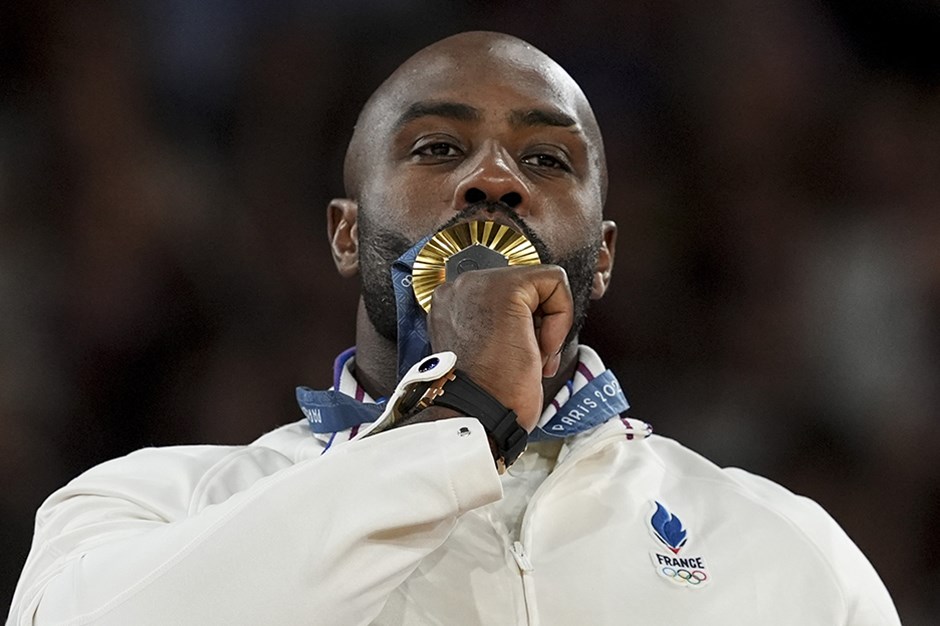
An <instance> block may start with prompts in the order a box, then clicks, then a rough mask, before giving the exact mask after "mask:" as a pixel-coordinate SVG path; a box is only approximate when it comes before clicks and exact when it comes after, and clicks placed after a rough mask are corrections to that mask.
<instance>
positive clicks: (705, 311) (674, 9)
mask: <svg viewBox="0 0 940 626" xmlns="http://www.w3.org/2000/svg"><path fill="white" fill-rule="evenodd" d="M469 29H490V30H500V31H505V32H509V33H512V34H515V35H518V36H521V37H523V38H525V39H527V40H529V41H530V42H532V43H533V44H535V45H536V46H537V47H539V48H541V49H543V50H544V51H545V52H547V53H548V54H550V55H551V56H553V57H554V58H555V59H557V60H558V61H559V62H560V63H561V64H562V65H563V66H564V67H566V68H567V69H568V70H569V72H570V73H571V74H572V75H573V76H574V78H575V79H576V80H577V81H579V82H580V84H581V85H582V87H583V88H584V91H585V92H586V93H587V95H588V97H589V99H590V100H591V101H592V102H593V104H594V107H595V111H596V113H597V117H598V119H599V121H600V124H601V127H602V129H603V130H604V133H605V138H606V142H607V150H608V158H609V163H610V169H611V186H610V198H609V202H608V215H609V216H610V217H611V218H613V219H616V220H617V221H618V222H619V224H620V238H619V246H618V255H617V266H616V271H615V273H614V281H613V287H612V291H611V292H610V294H609V296H608V297H607V298H605V300H603V301H601V302H600V303H599V304H598V305H597V306H595V308H594V309H593V310H592V317H591V320H590V321H589V322H588V329H587V331H586V333H585V337H584V339H585V341H586V342H587V343H589V344H593V345H595V346H598V347H600V348H601V351H602V354H603V355H604V357H605V360H606V361H607V364H608V366H610V367H611V368H612V369H613V370H614V371H615V372H616V373H617V375H618V377H619V378H620V380H621V382H622V383H623V384H624V387H625V388H626V390H627V393H628V396H629V397H630V400H631V402H632V404H633V408H632V409H631V414H632V415H633V416H635V417H638V418H642V419H644V420H646V421H648V422H650V423H652V424H653V426H654V428H655V429H656V431H657V432H659V433H660V434H663V435H666V436H669V437H674V438H677V439H679V440H681V441H682V442H683V443H685V444H686V445H688V446H690V447H692V448H694V449H696V450H698V451H700V452H702V453H704V454H705V455H706V456H708V457H710V458H711V459H713V460H715V461H716V462H718V463H719V464H722V465H736V466H741V467H744V468H746V469H749V470H752V471H755V472H758V473H761V474H764V475H766V476H768V477H770V478H772V479H774V480H776V481H778V482H780V483H782V484H783V485H785V486H787V487H788V488H790V489H792V490H794V491H797V492H799V493H803V494H806V495H809V496H811V497H813V498H815V499H816V500H817V501H819V502H820V503H821V504H822V505H824V506H825V507H826V509H828V510H829V511H830V512H831V513H832V514H833V516H834V517H835V518H836V519H837V520H838V521H839V522H840V523H841V524H842V526H843V527H844V528H845V529H846V530H847V532H848V533H849V535H850V536H851V537H853V539H855V541H856V542H857V543H858V544H859V546H860V547H861V548H862V549H863V550H864V551H865V553H866V554H867V555H868V556H869V558H870V559H871V561H872V562H873V563H874V565H875V566H876V568H877V569H878V570H879V572H880V573H881V575H882V577H883V579H884V580H885V582H886V584H887V586H888V588H889V589H890V591H891V592H892V594H893V596H894V599H895V601H896V603H897V605H898V608H899V611H900V613H901V616H902V620H903V621H904V623H905V624H908V625H917V624H937V623H940V593H938V591H937V589H938V588H940V533H938V530H940V456H938V455H937V454H935V453H931V452H930V451H931V450H936V449H937V447H938V444H940V427H938V419H937V418H938V417H940V416H938V409H937V407H938V404H940V388H938V381H940V326H938V319H940V215H938V206H940V5H938V4H937V3H936V2H931V1H930V0H892V1H888V0H883V1H880V2H864V1H862V2H853V1H851V0H831V1H822V0H816V1H811V0H766V1H763V0H760V1H756V2H755V1H753V0H719V1H717V2H708V3H702V2H697V1H693V0H659V1H657V2H610V1H609V0H580V1H578V2H562V1H559V2H553V3H536V2H528V1H525V0H516V1H511V2H510V1H507V2H500V1H496V0H493V1H490V2H474V3H442V2H434V1H430V0H397V1H391V2H389V1H383V0H351V1H347V2H341V3H327V2H318V1H308V2H299V1H295V2H279V3H275V2H264V1H262V0H240V1H229V2H220V1H216V0H207V1H204V2H194V1H192V0H168V1H164V2H159V3H156V2H143V1H140V0H136V1H125V2H120V3H119V2H85V1H64V0H63V1H61V2H44V1H42V0H37V1H35V2H29V3H26V2H6V3H3V4H2V6H0V478H2V486H3V488H2V490H0V520H2V523H0V604H2V605H5V606H9V602H10V599H11V597H12V593H13V587H14V585H15V582H16V578H17V577H18V573H19V570H20V568H21V567H22V563H23V560H24V559H25V557H26V553H27V551H28V549H29V543H30V536H31V532H32V524H33V514H34V511H35V509H36V507H38V506H39V504H40V503H41V502H42V500H43V499H44V498H45V497H46V496H47V495H48V494H49V493H50V492H51V491H52V490H54V489H55V488H57V487H58V486H60V485H62V484H64V483H65V482H66V481H68V480H69V479H71V478H73V477H74V476H76V475H77V474H79V473H80V472H82V471H83V470H85V469H87V468H88V467H90V466H92V465H94V464H96V463H99V462H101V461H104V460H105V459H108V458H111V457H114V456H118V455H122V454H125V453H127V452H129V451H131V450H134V449H136V448H139V447H143V446H150V445H170V444H179V443H193V442H200V443H201V442H212V443H243V442H248V441H250V440H252V439H254V438H255V437H257V436H258V435H259V434H261V433H262V432H264V431H267V430H269V429H271V428H274V427H275V426H277V425H279V424H283V423H286V422H290V421H294V420H297V419H300V418H301V417H302V416H301V414H300V413H299V411H298V410H297V408H296V406H295V404H294V399H293V395H294V387H295V386H296V385H298V384H306V385H310V386H315V387H317V386H319V387H326V386H328V385H329V384H330V382H331V380H330V379H331V363H332V359H333V357H334V355H335V354H337V353H338V352H339V351H341V350H342V349H344V348H346V347H348V346H350V345H352V343H353V317H354V311H355V305H356V294H357V283H356V281H343V280H341V279H339V278H338V277H337V276H336V274H335V272H334V269H333V266H332V262H331V259H330V255H329V251H328V247H327V238H326V235H325V211H324V209H325V207H326V204H327V202H328V201H329V200H330V199H331V198H332V197H336V196H342V195H343V189H342V184H341V164H342V156H343V153H344V150H345V144H346V142H347V141H348V139H349V136H350V133H351V129H352V126H353V123H354V121H355V118H356V115H357V113H358V111H359V108H360V107H361V105H362V104H363V102H364V101H365V99H366V98H367V97H368V95H369V94H370V93H371V91H372V90H373V89H374V88H375V87H376V86H378V84H379V83H380V82H381V80H382V79H383V78H384V77H385V76H386V75H387V74H388V73H389V72H390V71H391V70H392V69H393V68H394V67H396V66H397V65H398V64H399V63H400V62H401V61H403V60H404V59H405V58H406V57H407V56H409V55H410V54H411V53H413V52H414V51H416V50H417V49H419V48H420V47H422V46H424V45H426V44H428V43H430V42H432V41H434V40H436V39H438V38H440V37H442V36H445V35H448V34H451V33H454V32H457V31H461V30H469ZM757 575H759V573H758V574H757ZM4 601H5V602H4Z"/></svg>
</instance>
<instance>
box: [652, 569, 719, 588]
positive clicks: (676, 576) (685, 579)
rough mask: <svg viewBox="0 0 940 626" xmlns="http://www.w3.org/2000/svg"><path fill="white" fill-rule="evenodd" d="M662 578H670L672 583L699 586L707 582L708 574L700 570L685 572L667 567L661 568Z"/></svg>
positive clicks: (684, 570)
mask: <svg viewBox="0 0 940 626" xmlns="http://www.w3.org/2000/svg"><path fill="white" fill-rule="evenodd" d="M661 571H662V573H663V576H665V577H666V578H671V579H672V580H673V581H674V582H676V583H679V584H680V585H682V584H689V585H701V584H702V583H703V582H705V581H706V580H708V574H706V573H705V572H703V571H702V570H700V569H694V570H691V571H689V570H687V569H683V568H679V569H676V568H674V567H669V566H668V565H667V566H665V567H663V568H662V570H661Z"/></svg>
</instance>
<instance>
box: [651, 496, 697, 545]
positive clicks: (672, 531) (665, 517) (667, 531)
mask: <svg viewBox="0 0 940 626" xmlns="http://www.w3.org/2000/svg"><path fill="white" fill-rule="evenodd" d="M650 526H652V527H653V534H655V535H656V538H657V539H659V540H660V541H661V542H663V545H665V546H666V547H667V548H669V549H670V550H671V551H672V553H673V554H679V550H681V549H682V546H684V545H685V542H686V541H688V539H689V537H688V533H686V531H685V528H683V527H682V521H681V520H679V518H678V517H676V516H675V515H673V514H672V513H670V512H669V510H668V509H667V508H666V507H664V506H663V505H662V504H660V503H659V502H656V512H655V513H653V517H651V518H650Z"/></svg>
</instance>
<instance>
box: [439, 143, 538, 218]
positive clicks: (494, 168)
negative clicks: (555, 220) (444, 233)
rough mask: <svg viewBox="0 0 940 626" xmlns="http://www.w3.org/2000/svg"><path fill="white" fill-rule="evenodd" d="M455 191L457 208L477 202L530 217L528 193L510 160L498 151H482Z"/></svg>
mask: <svg viewBox="0 0 940 626" xmlns="http://www.w3.org/2000/svg"><path fill="white" fill-rule="evenodd" d="M470 165H471V169H470V171H469V173H467V174H466V175H465V176H464V178H463V180H461V181H460V183H459V184H458V185H457V188H456V189H455V190H454V208H455V209H457V210H460V209H462V208H464V207H465V206H467V205H468V204H473V203H476V202H484V201H486V202H502V203H503V204H505V205H507V206H508V207H510V208H511V209H514V210H515V211H516V212H517V213H520V214H526V213H528V207H529V189H528V186H527V185H526V183H525V180H524V179H523V177H522V173H521V172H520V171H519V169H518V167H517V166H516V164H515V163H514V162H513V161H512V159H511V157H510V156H509V155H508V154H506V152H505V151H504V150H503V149H502V148H499V147H495V146H494V147H490V148H489V149H487V150H485V151H483V153H482V154H481V155H480V157H479V158H478V159H476V160H475V161H472V162H471V164H470Z"/></svg>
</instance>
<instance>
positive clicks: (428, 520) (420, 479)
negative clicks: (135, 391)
mask: <svg viewBox="0 0 940 626" xmlns="http://www.w3.org/2000/svg"><path fill="white" fill-rule="evenodd" d="M345 186H346V193H347V196H348V197H347V198H346V199H338V200H334V201H333V202H332V203H331V204H330V206H329V209H328V223H329V234H330V238H331V245H332V250H333V254H334V259H335V261H336V265H337V268H338V269H339V271H340V273H341V274H343V275H344V276H354V275H356V274H358V275H360V276H361V281H362V298H361V300H360V307H359V312H358V317H357V329H356V349H355V351H354V353H353V352H352V351H350V352H347V353H345V354H344V355H341V357H340V358H339V359H337V365H336V384H335V389H336V390H337V391H338V392H340V393H335V394H330V393H328V392H313V391H310V390H305V389H301V390H299V392H298V399H299V400H300V403H301V406H302V408H303V409H304V412H305V413H306V414H307V416H308V420H307V421H306V422H299V423H296V424H291V425H288V426H285V427H282V428H280V429H278V430H275V431H274V432H272V433H269V434H267V435H264V436H263V437H261V438H260V439H259V440H257V441H256V442H254V443H253V444H251V445H249V446H244V447H220V446H194V447H179V448H169V449H147V450H141V451H138V452H136V453H134V454H131V455H129V456H128V457H126V458H123V459H117V460H115V461H111V462H109V463H105V464H103V465H101V466H99V467H96V468H93V469H92V470H90V471H88V472H87V473H86V474H84V475H83V476H80V477H79V478H77V479H76V480H75V481H73V482H72V483H71V484H69V485H68V486H66V487H65V488H63V489H61V490H60V491H58V492H57V493H55V494H53V496H52V497H51V498H50V499H49V500H48V501H47V502H46V503H45V504H44V505H43V507H42V508H41V509H40V511H39V513H38V515H37V523H36V534H35V538H34V543H33V547H32V552H31V554H30V556H29V559H28V561H27V563H26V567H25V569H24V572H23V575H22V578H21V580H20V583H19V586H18V588H17V590H16V595H15V597H14V602H13V607H12V611H11V614H10V618H9V623H15V624H44V623H59V622H69V623H103V624H122V625H123V624H147V623H155V624H209V623H219V624H267V623H271V624H310V623H324V624H366V623H379V624H514V623H520V624H522V623H530V624H535V623H546V624H577V623H582V624H611V623H630V624H670V623H671V624H688V623H695V624H702V625H706V624H722V625H728V624H801V625H807V626H808V625H819V626H822V625H825V626H833V625H835V624H846V625H848V624H852V625H875V624H878V625H883V624H898V623H899V620H898V617H897V614H896V612H895V609H894V607H893V605H892V603H891V599H890V598H889V596H888V593H887V591H886V590H885V588H884V586H883V585H882V583H881V581H880V580H879V578H878V576H877V574H876V573H875V572H874V570H873V569H872V567H871V565H870V564H869V563H868V561H867V560H866V559H865V557H864V556H863V555H862V554H861V553H860V552H859V550H858V549H857V548H856V547H855V546H854V544H852V542H851V541H850V540H849V539H848V538H847V537H846V535H845V534H844V533H843V532H842V531H841V529H840V528H839V527H838V526H837V525H836V523H835V522H834V521H832V519H831V518H829V517H828V516H827V515H826V513H825V512H824V511H822V510H821V509H820V508H819V507H818V506H816V505H815V504H814V503H812V502H810V501H808V500H806V499H803V498H799V497H797V496H794V495H792V494H790V493H789V492H787V491H785V490H784V489H783V488H781V487H779V486H777V485H775V484H773V483H771V482H769V481H767V480H764V479H761V478H758V477H755V476H752V475H750V474H747V473H745V472H743V471H740V470H724V469H721V468H718V467H716V466H714V465H712V464H711V463H709V462H708V461H707V460H705V459H703V458H701V457H699V456H697V455H695V454H694V453H692V452H690V451H688V450H686V449H684V448H682V447H681V446H679V445H678V444H676V443H675V442H673V441H670V440H667V439H664V438H660V437H652V436H650V432H649V428H648V426H646V425H645V424H643V423H642V422H637V421H635V420H632V419H627V418H622V417H621V415H620V413H621V412H622V411H623V410H624V408H625V407H626V401H625V399H624V398H623V395H622V392H621V391H620V389H619V385H618V384H617V382H616V379H615V378H614V377H613V374H612V373H610V372H609V371H607V370H606V369H605V368H604V366H603V364H602V363H601V361H600V358H599V357H598V356H597V355H596V354H595V353H594V352H593V351H591V350H590V349H589V348H587V347H586V346H579V344H578V342H577V331H578V329H579V327H580V324H581V323H582V322H583V320H584V316H585V311H586V308H587V303H588V301H589V300H590V299H596V298H600V297H601V296H603V295H604V292H605V290H606V289H607V287H608V285H609V281H610V273H611V269H612V266H613V261H614V252H615V242H616V227H615V225H614V224H613V223H612V222H609V221H603V219H602V207H603V203H604V198H605V193H606V166H605V161H604V152H603V146H602V143H601V136H600V132H599V130H598V128H597V124H596V122H595V119H594V116H593V113H592V112H591V108H590V106H589V105H588V102H587V100H586V99H585V97H584V95H583V94H582V92H581V90H580V89H579V88H578V86H577V85H576V84H575V82H574V81H573V80H572V79H571V78H570V77H569V76H568V75H567V74H566V73H565V72H564V70H562V69H561V68H560V67H559V66H558V65H557V64H555V63H554V62H553V61H552V60H550V59H549V58H548V57H546V56H545V55H544V54H542V53H541V52H539V51H538V50H536V49H534V48H533V47H531V46H529V45H528V44H526V43H525V42H522V41H519V40H517V39H514V38H512V37H509V36H506V35H499V34H493V33H465V34H461V35H457V36H454V37H451V38H448V39H445V40H443V41H441V42H438V43H436V44H434V45H432V46H430V47H428V48H426V49H424V50H422V51H421V52H419V53H418V54H416V55H415V56H414V57H412V58H411V59H409V60H408V61H407V62H405V64H404V65H402V66H401V67H400V68H399V69H398V70H397V71H396V72H395V73H394V74H393V75H392V76H391V77H390V78H389V79H388V80H387V81H386V82H385V83H383V84H382V86H381V87H379V89H378V90H377V91H376V93H375V94H374V95H373V96H372V98H371V99H370V100H369V102H368V103H367V104H366V106H365V107H364V109H363V111H362V114H361V115H360V118H359V122H358V124H357V126H356V130H355V133H354V135H353V138H352V140H351V142H350V146H349V150H348V153H347V158H346V164H345ZM486 223H490V226H486V228H490V227H492V228H498V227H500V226H505V227H508V229H509V232H511V233H516V234H518V235H519V236H520V237H521V238H522V239H525V240H527V241H528V242H530V243H531V244H532V246H533V247H534V248H535V249H536V251H537V252H538V257H539V259H541V261H542V262H541V264H537V265H525V266H510V267H496V268H491V269H479V270H476V271H466V272H462V273H461V272H460V271H457V270H455V271H454V276H448V278H447V281H446V282H445V283H444V284H442V285H441V286H439V287H437V288H436V290H434V291H433V300H432V301H431V302H432V304H431V306H430V313H429V314H428V316H427V318H425V315H424V313H423V311H421V310H419V309H418V308H417V305H416V300H415V295H414V294H412V293H411V292H410V291H409V289H410V285H411V284H412V282H415V281H417V278H416V276H417V272H418V271H419V269H420V268H419V266H420V264H421V262H420V254H422V253H423V251H425V250H426V249H427V247H426V246H425V242H426V241H427V239H428V237H429V236H431V235H436V234H439V233H447V232H452V231H451V230H450V229H451V228H452V227H453V228H457V229H460V228H466V229H473V228H477V227H480V228H483V227H484V226H483V225H484V224H486ZM431 241H435V240H434V239H432V240H431ZM428 245H430V244H428ZM460 254H465V251H461V252H456V253H455V254H454V255H453V257H452V258H458V257H459V255H460ZM415 255H418V260H416V258H415ZM481 258H483V257H481ZM486 258H495V257H486ZM464 260H466V259H464ZM478 260H479V259H476V258H474V259H471V261H472V263H471V265H474V264H479V263H478ZM481 262H482V264H483V265H486V264H487V263H488V262H489V261H486V260H485V259H484V260H483V261H481ZM462 263H463V261H461V264H462ZM496 264H497V265H499V264H503V265H505V263H500V262H497V263H496ZM448 271H450V269H448ZM409 273H412V274H413V275H412V276H409ZM393 277H394V279H393ZM415 284H416V282H415ZM432 353H433V354H432ZM428 390H437V391H443V393H442V395H437V396H436V397H434V393H430V392H429V391H428ZM344 394H345V395H344ZM416 394H417V395H421V394H424V395H423V396H422V399H421V401H418V399H417V396H416ZM381 398H389V399H388V400H387V401H386V402H384V404H382V403H380V404H379V405H378V406H375V405H372V404H371V403H372V402H373V399H376V400H379V399H381ZM380 414H381V415H380ZM468 415H472V416H473V417H467V416H468ZM311 431H312V432H311ZM526 433H529V434H528V436H526ZM527 439H528V440H529V446H528V450H527V451H526V454H525V455H523V456H520V455H519V453H520V451H521V449H522V448H523V447H524V446H525V442H526V440H527ZM505 466H510V468H509V470H508V471H507V472H505V473H503V474H500V473H499V472H500V470H503V469H504V468H505Z"/></svg>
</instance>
